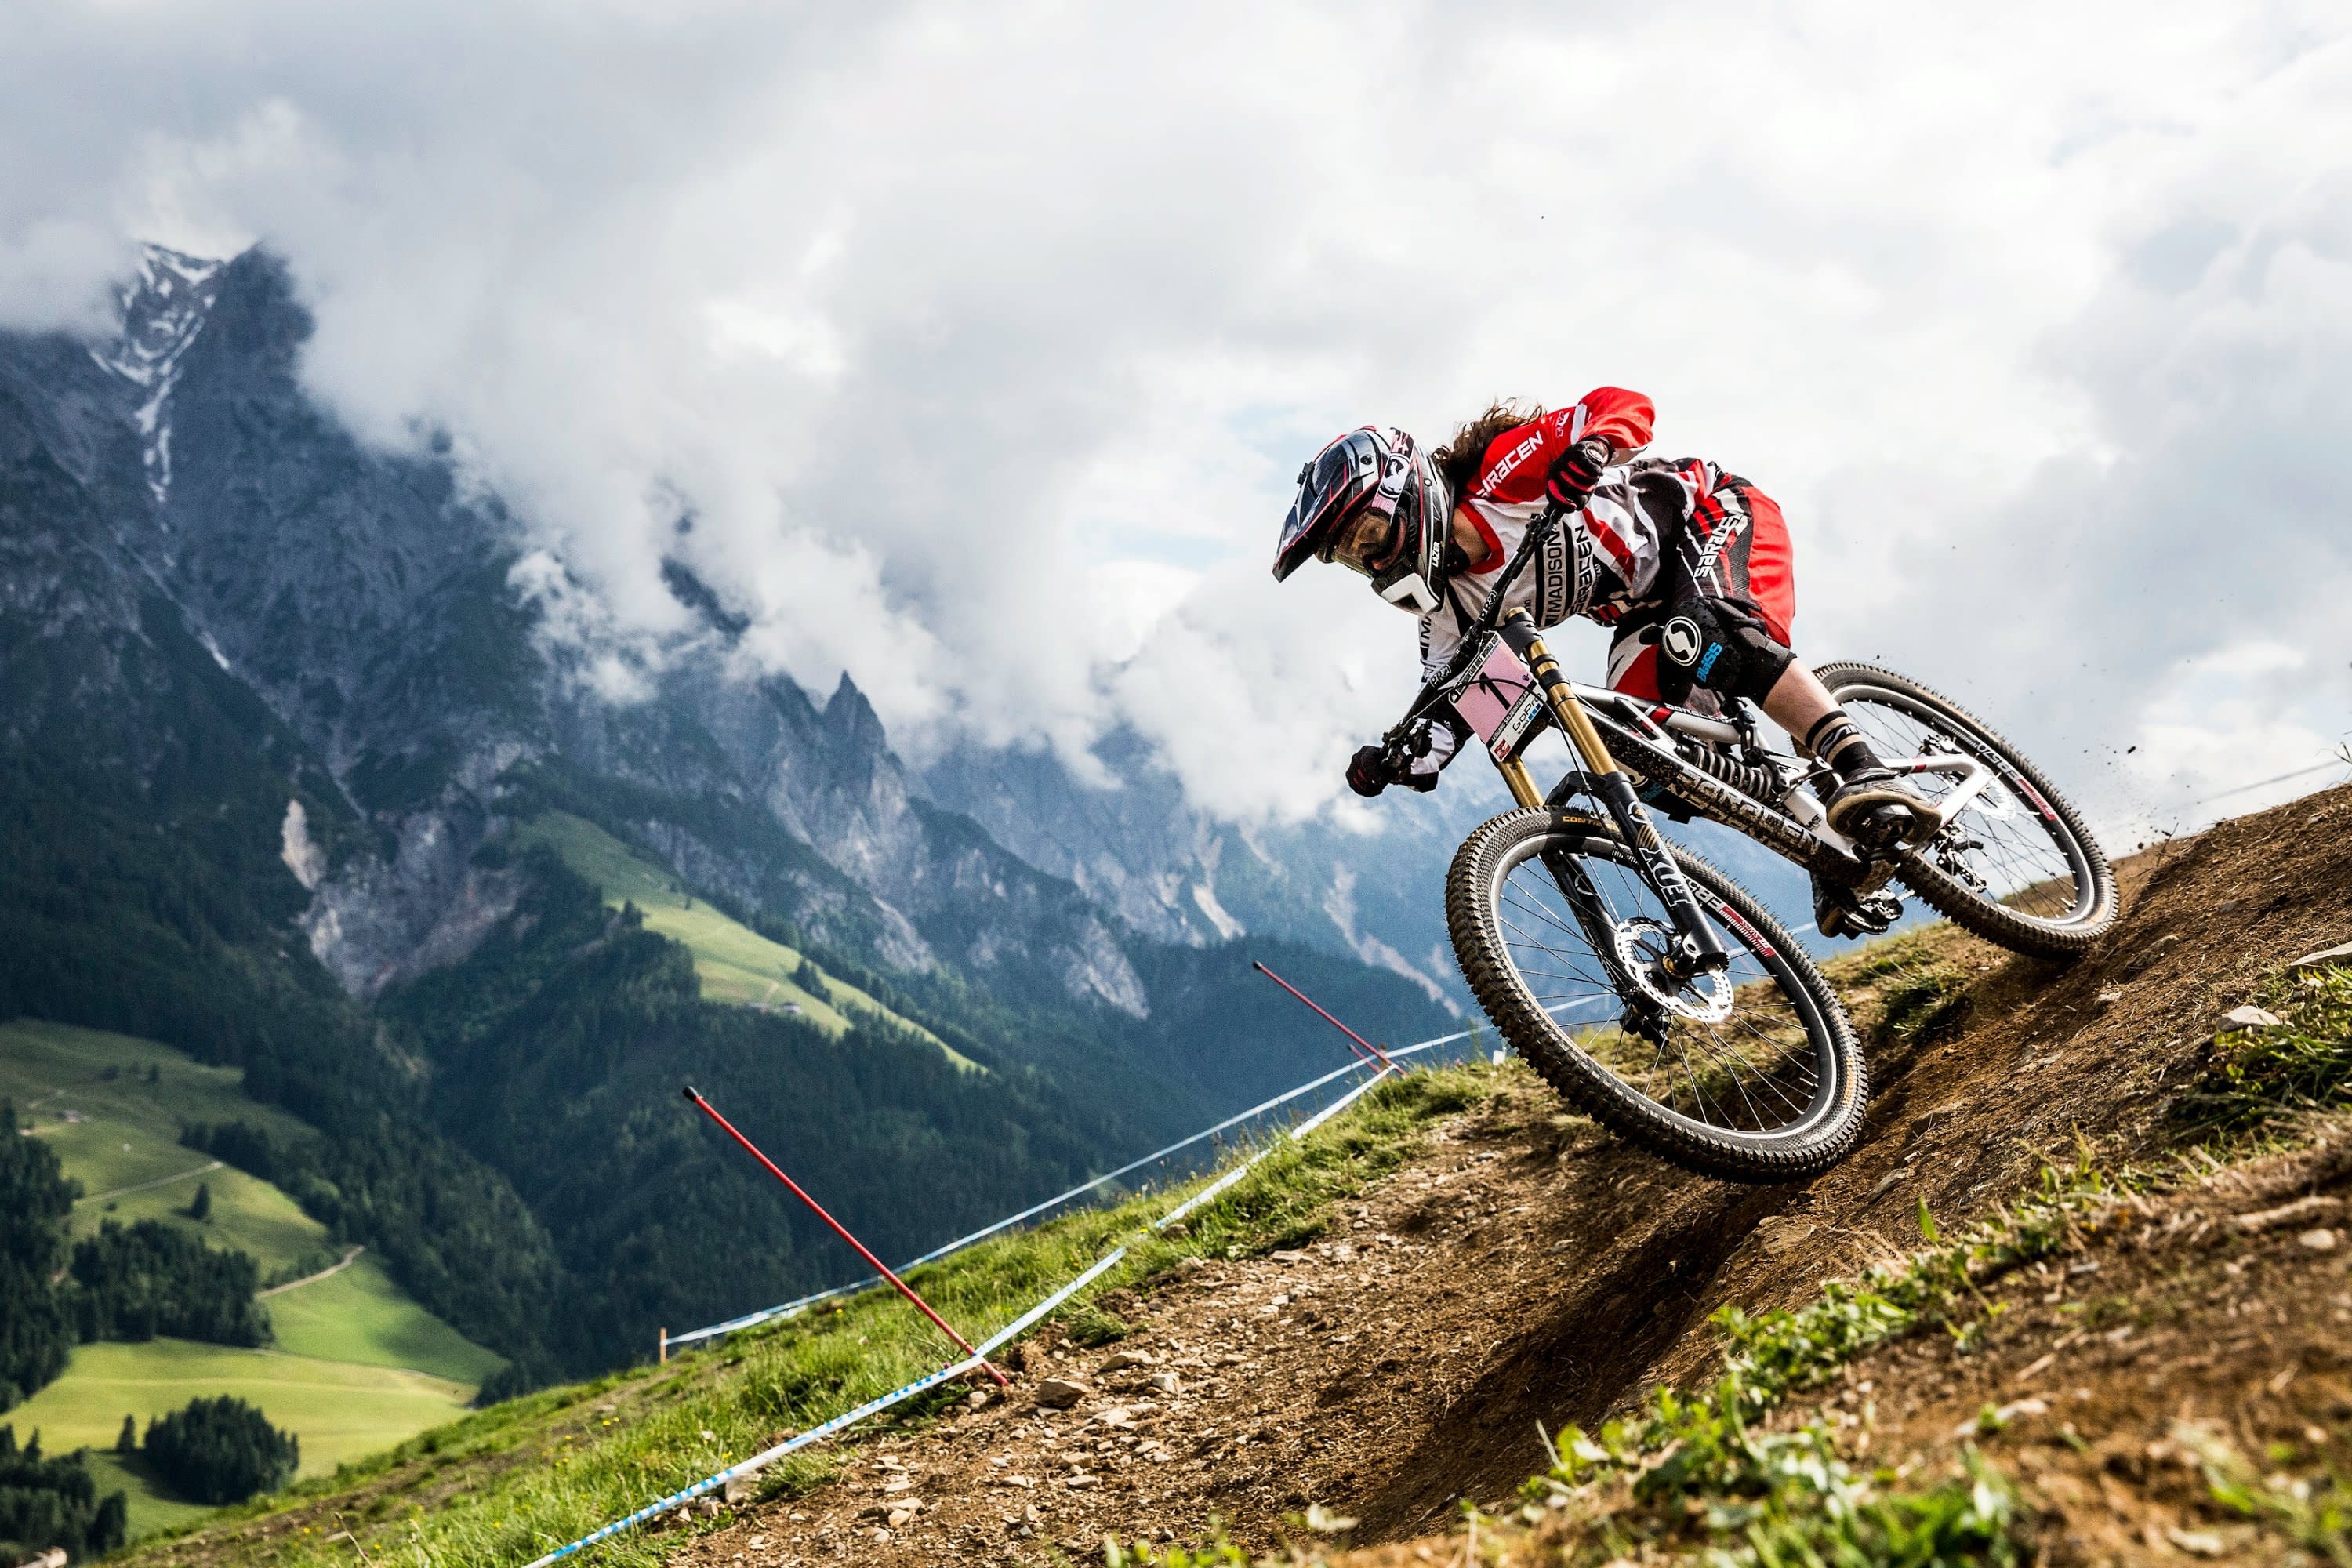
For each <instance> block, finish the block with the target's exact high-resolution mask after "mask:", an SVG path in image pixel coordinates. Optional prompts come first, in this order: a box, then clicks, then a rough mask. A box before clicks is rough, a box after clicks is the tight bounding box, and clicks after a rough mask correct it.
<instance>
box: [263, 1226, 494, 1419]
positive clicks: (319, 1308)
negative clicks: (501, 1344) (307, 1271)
mask: <svg viewBox="0 0 2352 1568" xmlns="http://www.w3.org/2000/svg"><path fill="white" fill-rule="evenodd" d="M268 1307H269V1321H270V1326H271V1328H272V1329H274V1330H275V1331H276V1332H277V1335H278V1345H277V1348H278V1349H279V1350H281V1351H284V1352H287V1353H289V1354H290V1355H298V1356H308V1357H310V1358H311V1359H313V1360H317V1361H329V1362H345V1363H351V1364H352V1365H356V1366H374V1367H389V1368H393V1369H395V1370H400V1371H406V1372H421V1373H429V1374H430V1375H432V1376H434V1377H436V1378H439V1379H442V1380H443V1381H445V1382H447V1383H451V1384H463V1385H464V1386H465V1387H466V1388H467V1390H468V1391H469V1392H470V1391H471V1390H472V1389H474V1388H477V1387H478V1386H480V1384H481V1383H482V1380H483V1379H484V1378H487V1377H488V1376H489V1375H490V1373H493V1372H496V1371H497V1370H498V1369H499V1367H501V1366H503V1365H505V1364H506V1363H505V1362H504V1361H502V1360H501V1359H500V1358H499V1357H498V1356H497V1355H495V1354H493V1353H492V1352H488V1351H486V1350H484V1349H483V1348H482V1347H481V1346H479V1345H478V1344H476V1343H474V1342H472V1341H471V1340H469V1339H467V1338H466V1336H465V1335H463V1334H461V1333H459V1332H458V1331H457V1330H455V1329H453V1328H451V1327H450V1326H449V1325H448V1324H446V1323H445V1322H443V1321H441V1320H440V1319H438V1318H436V1317H435V1316H433V1315H432V1314H431V1313H430V1312H426V1311H425V1310H422V1309H420V1308H419V1307H418V1306H417V1305H416V1303H415V1302H414V1301H412V1300H409V1299H408V1297H407V1295H406V1294H405V1293H404V1291H403V1290H402V1289H400V1287H399V1286H398V1285H396V1284H394V1282H393V1279H392V1276H391V1275H389V1274H387V1273H385V1272H384V1268H383V1264H381V1263H379V1262H378V1261H377V1260H376V1259H375V1258H373V1257H372V1256H370V1255H369V1254H367V1253H362V1254H360V1256H359V1257H358V1258H354V1259H352V1265H351V1267H350V1268H345V1269H343V1270H342V1271H341V1272H340V1273H337V1274H334V1275H331V1276H330V1277H328V1278H327V1279H316V1280H313V1281H311V1282H310V1284H308V1285H301V1286H297V1287H296V1288H295V1289H291V1290H286V1291H282V1292H280V1293H279V1294H278V1295H275V1296H272V1297H270V1298H269V1300H268Z"/></svg>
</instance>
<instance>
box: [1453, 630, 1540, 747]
mask: <svg viewBox="0 0 2352 1568" xmlns="http://www.w3.org/2000/svg"><path fill="white" fill-rule="evenodd" d="M1535 686H1536V683H1535V677H1534V676H1532V675H1530V674H1528V667H1527V666H1526V665H1525V664H1523V663H1521V662H1520V661H1519V656H1518V655H1517V654H1515V653H1513V652H1512V651H1511V650H1510V647H1508V645H1507V644H1505V643H1504V642H1503V641H1502V640H1501V639H1500V638H1499V637H1498V638H1496V642H1495V646H1494V647H1493V648H1492V649H1491V650H1490V651H1489V652H1488V653H1487V655H1486V663H1485V664H1483V665H1481V666H1480V667H1479V668H1478V673H1477V674H1476V675H1475V676H1473V677H1472V678H1471V680H1470V684H1469V685H1468V686H1465V687H1464V688H1463V689H1462V691H1461V693H1460V695H1458V696H1456V697H1455V698H1454V711H1455V712H1456V713H1459V714H1461V715H1462V721H1463V722H1464V723H1465V724H1467V725H1469V726H1470V728H1471V729H1473V730H1475V731H1477V734H1478V739H1480V740H1481V741H1484V742H1486V749H1487V751H1489V752H1492V753H1493V754H1494V755H1495V756H1496V757H1498V758H1506V757H1508V756H1509V755H1510V754H1511V749H1512V748H1513V747H1514V746H1516V745H1517V744H1518V743H1519V740H1520V737H1522V736H1524V735H1525V734H1526V733H1527V732H1528V726H1529V725H1531V724H1533V723H1534V722H1535V720H1536V716H1537V714H1538V713H1539V712H1541V711H1542V709H1543V696H1542V694H1541V693H1539V692H1538V691H1537V690H1536V689H1535Z"/></svg>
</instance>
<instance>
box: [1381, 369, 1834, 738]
mask: <svg viewBox="0 0 2352 1568" xmlns="http://www.w3.org/2000/svg"><path fill="white" fill-rule="evenodd" d="M1653 420H1654V410H1653V409H1652V407H1651V405H1650V400H1649V399H1648V398H1646V397H1644V396H1643V395H1641V394H1640V393H1638V392H1627V391H1625V390H1624V389H1623V388H1622V387H1614V386H1603V387H1599V388H1596V389H1595V390H1593V391H1591V392H1589V393H1587V394H1586V395H1584V396H1583V397H1582V398H1580V400H1578V401H1577V403H1576V404H1574V405H1572V406H1570V407H1567V408H1557V409H1554V410H1552V411H1551V412H1550V413H1549V414H1547V415H1545V416H1543V417H1542V418H1540V419H1536V420H1532V421H1530V422H1529V423H1528V424H1525V425H1521V426H1517V428H1515V429H1510V430H1506V431H1505V432H1503V434H1501V435H1500V436H1497V437H1495V439H1494V440H1493V441H1492V442H1491V443H1489V444H1488V446H1487V447H1486V457H1485V459H1484V461H1483V462H1482V463H1481V464H1480V465H1479V470H1478V478H1477V479H1476V480H1475V482H1473V483H1472V484H1471V486H1470V487H1469V489H1467V490H1466V491H1465V493H1464V494H1463V496H1462V497H1461V498H1460V500H1458V502H1457V503H1456V504H1457V505H1459V506H1460V507H1462V508H1463V509H1464V510H1465V511H1467V512H1468V514H1469V517H1470V521H1471V523H1472V525H1473V526H1474V527H1475V528H1476V529H1477V531H1478V534H1479V537H1480V538H1481V539H1482V540H1483V541H1484V542H1485V543H1486V559H1484V560H1483V561H1481V562H1479V563H1478V564H1477V565H1475V566H1474V567H1472V568H1471V569H1470V570H1468V571H1466V572H1464V573H1460V574H1457V575H1455V577H1454V580H1453V581H1452V582H1451V583H1450V584H1447V585H1446V600H1445V603H1444V604H1442V605H1439V606H1438V607H1437V608H1436V609H1435V610H1433V611H1432V612H1431V613H1430V614H1429V615H1426V616H1423V617H1422V621H1421V658H1422V672H1423V679H1429V678H1431V677H1433V676H1435V675H1436V674H1437V673H1438V672H1439V671H1440V670H1442V669H1444V668H1445V666H1446V665H1447V664H1449V663H1451V662H1452V660H1453V658H1454V650H1455V649H1457V648H1458V647H1461V645H1462V629H1463V628H1464V627H1465V626H1469V625H1470V624H1471V623H1472V622H1474V621H1475V620H1476V619H1477V618H1478V612H1479V611H1480V610H1482V609H1484V608H1485V607H1486V594H1487V590H1488V585H1489V584H1490V582H1491V580H1492V578H1493V576H1494V574H1496V573H1497V572H1499V571H1501V570H1502V569H1503V566H1504V565H1505V563H1507V562H1509V561H1510V560H1511V559H1512V558H1513V557H1514V556H1516V555H1517V552H1518V550H1519V546H1520V545H1521V543H1522V542H1525V540H1526V538H1527V532H1528V528H1529V527H1531V526H1532V525H1533V524H1534V522H1535V521H1536V519H1538V517H1540V516H1542V515H1543V512H1544V509H1545V508H1546V507H1547V506H1548V505H1549V504H1550V503H1549V500H1548V499H1547V498H1546V496H1545V494H1544V486H1545V484H1546V482H1547V481H1548V480H1549V478H1550V475H1551V467H1552V464H1553V463H1554V462H1555V461H1557V460H1558V458H1559V455H1560V453H1561V452H1562V451H1564V450H1565V449H1566V448H1567V447H1570V446H1571V445H1573V444H1575V443H1576V442H1579V441H1581V440H1583V439H1585V438H1586V437H1590V436H1599V437H1601V438H1602V439H1604V440H1606V441H1607V442H1608V443H1609V446H1610V452H1611V457H1612V466H1611V467H1609V468H1605V469H1604V470H1603V471H1602V473H1601V483H1600V484H1599V485H1598V486H1596V487H1595V488H1594V489H1593V492H1592V496H1591V500H1590V501H1588V502H1587V503H1586V505H1585V507H1584V510H1581V511H1580V512H1578V513H1577V514H1576V515H1575V516H1574V517H1572V518H1570V519H1568V520H1566V521H1565V523H1564V525H1563V526H1561V527H1560V528H1559V529H1556V530H1554V531H1553V532H1552V535H1551V537H1550V539H1549V541H1548V542H1546V543H1545V545H1544V549H1543V553H1542V554H1541V555H1540V556H1539V557H1538V559H1537V560H1535V561H1533V562H1530V563H1528V567H1527V569H1526V570H1525V571H1523V572H1521V573H1520V574H1519V575H1518V578H1517V581H1516V582H1514V583H1513V584H1511V591H1510V593H1509V594H1508V595H1507V596H1506V598H1505V599H1504V604H1505V605H1506V606H1507V607H1511V608H1519V607H1524V608H1525V609H1526V610H1527V611H1528V614H1529V615H1530V616H1533V617H1534V619H1535V623H1536V625H1537V626H1558V625H1559V623H1560V622H1562V621H1565V620H1567V619H1568V618H1569V617H1570V616H1590V617H1591V618H1592V619H1593V620H1596V621H1599V622H1600V623H1601V624H1602V625H1604V626H1608V625H1612V624H1614V623H1615V622H1617V621H1619V620H1621V619H1622V618H1623V617H1624V616H1625V614H1626V612H1627V611H1629V610H1632V609H1633V608H1635V607H1636V606H1639V605H1644V604H1646V603H1648V602H1649V601H1650V600H1651V599H1653V598H1654V597H1658V596H1662V595H1664V594H1666V593H1668V592H1670V591H1672V589H1673V586H1674V584H1673V583H1672V582H1671V581H1665V580H1662V571H1661V568H1662V565H1663V563H1664V552H1666V551H1668V550H1680V551H1682V552H1684V554H1685V563H1684V570H1685V572H1686V573H1687V574H1688V575H1689V576H1690V578H1691V580H1692V583H1693V585H1694V586H1696V587H1698V588H1701V589H1703V590H1704V591H1707V592H1715V593H1722V594H1726V595H1729V596H1732V597H1737V598H1741V599H1747V598H1750V597H1757V596H1758V595H1757V594H1756V593H1754V592H1751V588H1750V585H1749V583H1748V570H1749V567H1748V555H1747V551H1748V547H1749V542H1748V535H1749V533H1750V531H1751V524H1753V523H1755V522H1757V521H1766V522H1769V525H1770V527H1769V530H1767V531H1768V532H1769V533H1770V535H1771V542H1770V543H1769V549H1770V551H1772V552H1777V553H1773V554H1772V555H1771V556H1770V560H1769V562H1768V563H1767V575H1769V576H1771V578H1772V583H1773V584H1779V586H1778V587H1776V588H1773V591H1772V592H1770V593H1766V594H1762V595H1761V607H1762V608H1763V610H1764V613H1765V615H1766V616H1767V619H1768V621H1769V623H1770V624H1771V626H1772V631H1773V635H1774V636H1775V637H1779V638H1780V640H1781V641H1783V642H1785V641H1786V640H1787V637H1788V624H1787V623H1788V619H1789V616H1790V615H1791V614H1792V613H1793V610H1794V605H1793V599H1792V598H1791V596H1790V593H1789V591H1788V589H1787V586H1786V584H1787V579H1788V570H1787V548H1786V545H1787V535H1786V532H1785V530H1783V529H1782V528H1781V526H1780V509H1779V508H1778V507H1777V506H1774V505H1773V504H1772V502H1771V501H1770V500H1769V498H1766V497H1763V496H1761V495H1760V494H1759V493H1758V492H1756V491H1755V489H1754V487H1752V486H1750V485H1748V483H1747V481H1746V480H1744V479H1739V478H1738V477H1737V476H1735V475H1729V474H1726V473H1724V472H1723V470H1722V469H1720V468H1717V466H1716V465H1715V464H1713V463H1711V462H1707V461H1705V460H1704V459H1700V458H1677V459H1674V460H1671V461H1664V460H1659V459H1654V458H1641V457H1640V456H1639V454H1640V452H1641V449H1642V448H1643V447H1646V446H1647V445H1649V441H1650V435H1651V428H1652V423H1653ZM1759 510H1760V511H1764V512H1769V517H1766V518H1759V517H1758V516H1757V515H1756V514H1757V513H1758V512H1759ZM1694 556H1696V559H1694V558H1692V557H1694ZM1734 579H1737V580H1736V581H1734ZM1766 586H1770V584H1766ZM1783 601H1787V602H1785V603H1784V602H1783ZM1430 739H1431V742H1432V746H1433V750H1432V751H1431V752H1430V754H1429V755H1427V756H1425V757H1423V758H1421V759H1419V760H1418V761H1417V762H1416V763H1414V771H1415V772H1416V773H1430V772H1433V771H1435V770H1436V769H1438V768H1441V767H1443V766H1444V765H1445V763H1446V762H1447V760H1448V759H1449V757H1450V756H1451V754H1452V752H1453V750H1454V735H1453V733H1452V731H1450V730H1448V729H1447V728H1446V727H1445V726H1444V725H1440V726H1439V727H1438V728H1437V730H1436V731H1435V732H1434V733H1433V734H1432V736H1431V737H1430Z"/></svg>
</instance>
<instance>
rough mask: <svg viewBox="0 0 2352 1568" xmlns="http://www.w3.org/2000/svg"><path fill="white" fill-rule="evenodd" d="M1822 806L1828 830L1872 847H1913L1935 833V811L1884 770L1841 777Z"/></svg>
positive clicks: (1861, 770)
mask: <svg viewBox="0 0 2352 1568" xmlns="http://www.w3.org/2000/svg"><path fill="white" fill-rule="evenodd" d="M1822 808H1823V809H1824V810H1825V811H1826V812H1827V813H1828V814H1829V825H1830V829H1831V831H1832V832H1835V833H1842V834H1843V835H1845V837H1848V838H1851V839H1853V841H1854V842H1856V843H1857V844H1866V845H1869V846H1871V847H1873V848H1883V847H1887V846H1890V845H1894V844H1898V843H1908V844H1916V843H1917V842H1918V841H1919V840H1921V839H1923V838H1926V837H1928V836H1930V835H1931V834H1933V833H1934V832H1935V830H1936V812H1935V808H1934V807H1933V806H1931V805H1928V804H1927V802H1926V801H1925V800H1922V799H1921V798H1920V797H1919V796H1918V795H1916V794H1915V793H1914V792H1913V791H1912V790H1911V789H1910V787H1909V786H1908V785H1906V784H1904V783H1903V781H1902V780H1901V779H1900V778H1899V777H1897V776H1896V775H1895V773H1894V772H1893V771H1892V770H1890V769H1887V768H1876V767H1870V768H1856V769H1854V770H1853V772H1852V773H1845V774H1843V775H1841V776H1840V777H1839V779H1838V782H1837V787H1836V788H1835V789H1832V790H1831V791H1830V794H1829V798H1828V799H1827V800H1825V801H1823V802H1822Z"/></svg>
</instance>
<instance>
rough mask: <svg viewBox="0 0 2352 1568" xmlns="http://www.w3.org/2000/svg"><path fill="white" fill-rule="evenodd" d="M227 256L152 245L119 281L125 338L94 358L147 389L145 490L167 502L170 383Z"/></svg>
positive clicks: (198, 330)
mask: <svg viewBox="0 0 2352 1568" xmlns="http://www.w3.org/2000/svg"><path fill="white" fill-rule="evenodd" d="M228 265H229V264H228V263H227V262H226V261H222V260H208V259H206V258H203V257H199V256H189V255H186V254H184V253H183V252H181V251H177V250H172V249H167V248H166V247H163V246H160V245H150V246H147V247H145V248H144V250H143V252H142V255H141V257H140V261H139V274H138V276H137V277H136V278H133V279H131V280H130V281H129V282H127V283H125V284H124V285H123V286H122V289H121V292H120V294H119V295H118V296H117V298H118V299H119V300H121V307H122V331H121V336H120V337H118V338H117V339H116V340H115V342H113V343H111V344H109V345H107V346H106V347H104V348H102V349H101V348H93V349H91V350H90V351H89V353H90V357H91V358H92V359H94V360H96V361H97V362H98V363H100V365H102V366H104V367H105V368H106V369H108V370H110V371H111V372H113V373H114V374H116V375H119V376H121V378H122V379H123V380H125V381H127V382H129V383H131V385H133V386H135V387H138V388H139V389H140V391H141V392H142V394H143V396H142V398H141V400H140V403H139V407H138V413H137V415H136V416H135V417H136V420H137V423H138V426H139V435H140V439H141V442H142V459H143V461H144V464H145V467H146V474H147V489H148V491H149V493H150V494H151V495H152V496H153V497H154V500H155V504H156V505H158V506H161V505H163V500H164V498H165V497H166V496H167V495H169V494H170V492H171V488H172V421H171V415H170V407H171V397H172V389H173V387H174V386H175V385H177V384H178V383H179V378H180V377H179V370H180V361H181V359H182V357H183V356H184V354H186V353H187V352H188V349H189V347H190V345H192V344H193V343H194V342H195V341H196V339H197V337H198V336H199V335H201V334H202V333H203V331H204V330H205V322H206V321H209V320H210V319H211V316H212V309H213V301H214V300H215V299H216V298H217V297H218V296H219V293H220V283H221V275H222V273H223V272H224V271H226V268H227V267H228Z"/></svg>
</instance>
